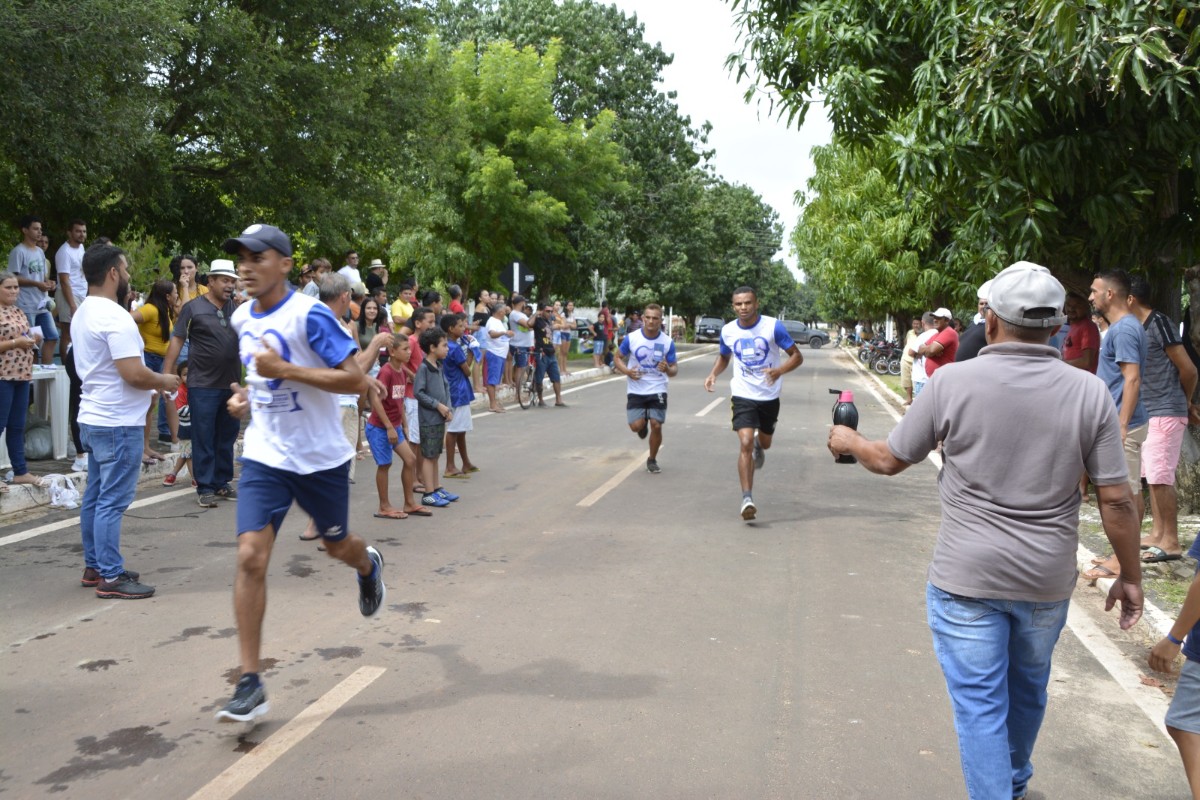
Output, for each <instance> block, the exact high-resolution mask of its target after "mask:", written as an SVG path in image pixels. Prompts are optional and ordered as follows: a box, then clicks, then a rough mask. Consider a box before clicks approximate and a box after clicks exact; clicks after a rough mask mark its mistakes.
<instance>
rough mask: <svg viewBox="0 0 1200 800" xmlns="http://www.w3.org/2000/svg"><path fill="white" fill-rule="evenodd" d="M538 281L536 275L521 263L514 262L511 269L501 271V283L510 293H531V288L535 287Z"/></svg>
mask: <svg viewBox="0 0 1200 800" xmlns="http://www.w3.org/2000/svg"><path fill="white" fill-rule="evenodd" d="M534 280H536V278H535V276H534V274H533V273H532V272H530V271H529V270H528V269H526V268H525V267H522V266H521V262H519V261H514V262H513V263H512V267H511V268H510V269H502V270H500V283H501V284H502V285H503V286H504V288H505V289H508V291H509V293H510V294H511V293H513V292H515V293H517V294H525V293H526V292H528V291H529V287H530V286H533V282H534Z"/></svg>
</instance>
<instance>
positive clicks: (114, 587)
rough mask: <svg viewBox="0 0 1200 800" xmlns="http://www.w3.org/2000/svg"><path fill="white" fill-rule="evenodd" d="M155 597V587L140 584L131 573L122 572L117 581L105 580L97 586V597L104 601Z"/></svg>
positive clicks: (101, 580)
mask: <svg viewBox="0 0 1200 800" xmlns="http://www.w3.org/2000/svg"><path fill="white" fill-rule="evenodd" d="M153 596H154V587H153V586H147V585H146V584H144V583H138V581H137V578H135V577H134V576H133V575H132V574H131V573H129V572H122V573H121V574H120V575H118V576H117V577H116V579H115V580H111V581H106V580H104V579H103V578H101V579H100V582H99V583H97V584H96V597H99V598H101V599H104V600H145V599H146V598H147V597H153Z"/></svg>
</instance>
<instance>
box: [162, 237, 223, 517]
mask: <svg viewBox="0 0 1200 800" xmlns="http://www.w3.org/2000/svg"><path fill="white" fill-rule="evenodd" d="M236 286H237V273H236V272H234V269H233V262H232V261H226V260H218V261H214V262H213V265H212V268H211V269H209V271H208V293H207V294H202V295H200V296H199V297H197V298H196V299H195V300H192V301H190V302H188V303H187V304H185V305H184V307H183V308H182V309H181V310H180V312H179V319H177V320H176V321H175V330H174V331H172V333H171V344H170V346H169V347H168V348H167V357H166V358H165V359H164V360H163V372H164V373H166V374H170V373H171V372H173V371H174V370H175V362H176V361H177V360H178V358H179V354H180V353H181V352H182V351H183V347H184V344H185V343H186V344H187V347H188V355H187V364H188V381H187V383H188V406H189V407H190V409H191V413H192V475H193V477H194V478H195V479H196V494H197V499H198V502H199V503H200V505H201V506H202V507H204V508H212V507H213V506H215V505H216V504H217V498H221V499H224V500H233V499H235V498H236V497H237V490H236V489H234V488H233V487H232V486H231V485H230V481H232V480H233V445H234V443H235V442H236V441H237V435H238V430H239V429H240V428H241V423H239V422H238V421H237V420H236V419H235V418H234V417H232V416H231V415H230V414H229V411H228V410H227V409H226V407H225V404H226V402H227V401H228V400H229V398H230V397H231V396H232V395H233V391H232V390H231V389H230V385H231V384H234V383H238V382H239V381H240V380H241V376H242V369H241V362H240V361H239V360H238V339H237V333H235V332H234V330H233V328H232V327H230V325H229V318H230V317H231V316H232V315H233V309H234V308H235V305H234V302H233V291H234V288H235V287H236Z"/></svg>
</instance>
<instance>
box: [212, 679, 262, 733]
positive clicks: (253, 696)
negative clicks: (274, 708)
mask: <svg viewBox="0 0 1200 800" xmlns="http://www.w3.org/2000/svg"><path fill="white" fill-rule="evenodd" d="M270 710H271V707H270V706H269V705H267V691H266V689H264V688H263V685H262V681H261V680H255V679H254V678H252V677H251V676H249V675H243V676H242V677H241V679H240V680H239V681H238V683H237V688H236V689H234V690H233V699H232V700H230V701H229V702H228V703H226V704H225V707H224V708H222V709H221V710H220V711H218V712H217V719H218V720H220V721H221V722H253V721H254V720H255V719H257V718H258V717H261V716H263V715H264V714H266V713H267V712H268V711H270Z"/></svg>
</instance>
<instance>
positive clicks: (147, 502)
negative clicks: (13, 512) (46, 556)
mask: <svg viewBox="0 0 1200 800" xmlns="http://www.w3.org/2000/svg"><path fill="white" fill-rule="evenodd" d="M184 496H185V493H184V490H183V489H182V488H180V489H176V490H175V491H173V492H165V493H163V494H156V495H154V496H153V497H143V498H142V499H141V500H137V501H134V502H132V503H130V504H129V508H131V509H132V508H145V507H146V506H153V505H158V504H159V503H165V502H167V501H168V500H178V499H179V498H180V497H184ZM78 524H79V517H71V518H70V519H60V520H59V521H58V522H48V523H46V524H45V525H41V526H39V527H37V528H30V529H29V530H27V531H21V532H20V533H14V534H10V535H9V536H5V537H3V538H0V547H3V546H4V545H6V544H16V543H17V542H23V541H25V540H26V539H32V538H33V537H35V536H41V535H42V534H43V533H53V532H54V531H61V530H62V529H63V528H70V527H72V526H75V525H78Z"/></svg>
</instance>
